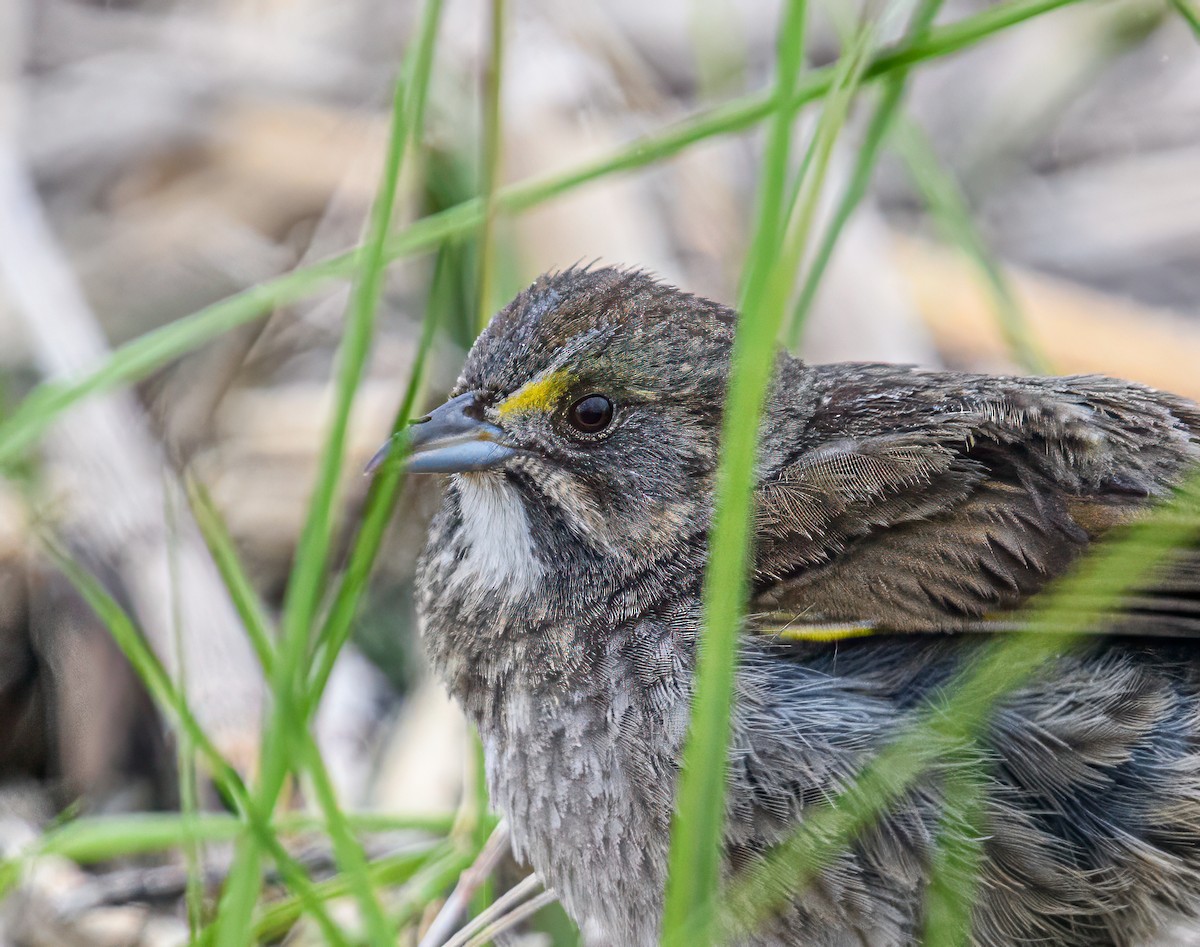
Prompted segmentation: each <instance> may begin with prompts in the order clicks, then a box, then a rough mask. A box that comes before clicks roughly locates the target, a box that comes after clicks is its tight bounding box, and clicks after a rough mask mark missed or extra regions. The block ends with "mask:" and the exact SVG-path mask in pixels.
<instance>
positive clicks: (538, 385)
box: [496, 368, 571, 417]
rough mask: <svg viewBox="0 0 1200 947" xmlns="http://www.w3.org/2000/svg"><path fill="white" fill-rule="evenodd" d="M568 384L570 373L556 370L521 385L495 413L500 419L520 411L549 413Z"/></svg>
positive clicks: (563, 369)
mask: <svg viewBox="0 0 1200 947" xmlns="http://www.w3.org/2000/svg"><path fill="white" fill-rule="evenodd" d="M570 383H571V373H570V372H569V371H567V370H566V369H565V368H560V369H557V370H556V371H553V372H551V373H550V374H548V375H543V376H542V377H541V378H535V379H533V381H530V382H527V383H526V384H524V385H522V386H521V387H520V388H518V389H517V390H516V391H514V392H513V393H512V394H511V395H509V396H508V397H507V398H505V399H504V401H502V402H501V403H500V406H499V407H498V408H497V409H496V411H497V412H498V413H499V414H500V417H506V416H507V415H510V414H517V413H519V412H522V411H549V410H551V409H552V408H554V407H556V406H557V404H558V401H559V399H560V398H561V397H562V396H563V394H564V393H565V392H566V390H567V387H568V386H569V385H570Z"/></svg>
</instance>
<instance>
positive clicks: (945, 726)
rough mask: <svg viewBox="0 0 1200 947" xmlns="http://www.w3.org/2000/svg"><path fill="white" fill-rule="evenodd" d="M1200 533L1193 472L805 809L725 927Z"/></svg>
mask: <svg viewBox="0 0 1200 947" xmlns="http://www.w3.org/2000/svg"><path fill="white" fill-rule="evenodd" d="M1197 538H1200V476H1193V477H1192V478H1191V479H1190V480H1189V481H1188V482H1187V483H1185V484H1184V486H1183V487H1181V488H1180V489H1179V490H1178V491H1177V493H1176V495H1175V497H1173V498H1172V499H1171V500H1170V501H1169V502H1167V503H1165V504H1162V505H1160V506H1159V507H1158V508H1157V509H1156V510H1155V511H1154V512H1153V513H1152V514H1151V515H1150V516H1149V517H1147V518H1146V519H1145V520H1143V521H1142V522H1140V523H1138V524H1137V525H1135V526H1133V527H1132V528H1130V529H1129V530H1128V531H1127V532H1126V534H1125V536H1124V537H1122V538H1120V539H1116V540H1113V541H1111V542H1108V543H1105V544H1104V545H1103V546H1101V547H1100V548H1098V549H1097V550H1095V551H1094V552H1092V553H1090V554H1089V555H1088V556H1087V557H1086V558H1085V559H1084V560H1083V561H1082V562H1081V563H1080V564H1079V566H1078V567H1077V568H1076V569H1075V570H1074V571H1073V573H1072V574H1071V575H1070V576H1069V577H1068V578H1066V579H1065V580H1063V581H1061V582H1059V583H1058V584H1057V585H1056V586H1055V587H1054V588H1053V589H1052V590H1050V591H1049V592H1047V593H1045V595H1044V596H1042V597H1041V599H1040V602H1039V605H1038V607H1037V609H1036V610H1035V611H1034V612H1033V613H1032V614H1031V615H1030V617H1029V619H1028V621H1027V622H1026V624H1025V630H1024V631H1022V632H1020V633H1014V634H1012V635H1009V636H997V637H995V638H994V639H992V640H991V641H990V642H988V643H987V644H986V646H985V647H983V648H982V650H981V653H980V655H979V656H978V657H977V659H976V660H974V661H973V662H971V663H970V664H968V665H967V666H966V667H965V668H964V669H963V670H962V671H961V672H960V673H959V674H958V675H957V676H956V677H955V679H954V680H952V681H951V682H950V684H949V685H948V686H947V687H946V688H945V689H944V691H943V693H944V694H945V696H944V697H943V698H941V699H939V700H937V701H935V703H934V704H933V705H931V706H930V707H929V708H928V709H927V710H926V711H925V712H923V713H921V714H919V715H918V717H917V718H916V720H915V722H914V723H913V724H912V725H911V726H909V727H907V728H906V729H905V730H904V732H902V733H901V734H900V735H899V736H898V738H897V739H896V740H895V741H894V742H892V743H891V744H889V745H888V746H886V747H885V748H884V749H882V750H881V751H880V752H879V753H878V755H877V756H875V758H874V759H872V760H871V761H870V762H869V763H868V764H867V765H866V767H865V768H864V770H863V772H862V774H861V775H860V776H859V778H858V779H857V780H856V781H855V783H854V785H853V786H851V787H850V788H849V789H847V790H846V791H845V792H843V793H841V794H839V795H838V796H837V798H835V799H834V800H833V801H832V802H831V803H830V804H829V805H825V806H822V807H820V808H819V809H816V810H814V811H813V812H812V813H811V814H808V815H806V816H805V820H804V823H803V825H802V826H801V827H800V829H799V830H798V831H797V832H796V833H795V834H794V835H793V836H792V838H791V839H789V840H788V841H787V842H785V843H783V844H781V845H780V846H778V847H777V848H776V849H775V850H773V851H772V852H771V853H769V854H768V855H767V856H766V857H765V858H764V859H763V860H762V862H761V863H760V864H758V865H756V866H755V867H754V868H753V869H751V870H750V871H747V872H746V873H745V875H744V876H743V877H742V878H741V879H739V881H738V883H737V884H736V885H735V886H734V887H733V888H732V889H731V890H730V892H729V894H728V897H727V899H726V900H725V903H724V906H723V917H724V918H725V920H726V923H727V924H729V925H730V927H731V928H742V927H745V926H749V927H751V928H752V927H754V926H756V925H757V924H759V923H761V922H762V921H764V920H765V919H766V918H768V917H769V916H770V915H771V914H772V913H773V912H775V911H777V910H778V909H779V908H780V907H782V906H783V905H785V904H787V903H788V902H789V901H790V900H791V899H792V898H794V897H795V895H796V892H797V891H798V890H801V889H802V888H803V887H805V886H806V885H808V884H810V883H811V882H812V881H813V879H814V878H815V877H816V876H817V874H818V873H819V872H820V870H821V869H822V868H823V867H824V866H826V865H827V864H828V863H829V861H830V860H831V859H832V858H834V857H835V856H836V855H837V854H838V853H839V852H841V851H843V850H844V849H845V847H846V846H847V845H848V844H849V843H850V842H851V841H852V840H853V839H854V837H855V836H856V835H857V834H858V833H859V832H861V831H863V830H864V829H865V828H867V827H869V826H870V825H872V824H873V823H874V822H875V821H876V820H877V819H878V818H879V817H880V816H881V815H882V814H883V813H884V812H885V811H886V810H887V808H888V807H889V806H890V805H891V804H892V803H893V802H894V801H895V800H896V799H898V798H899V797H900V796H901V795H902V794H903V793H904V792H906V791H907V790H908V789H910V788H911V787H912V786H913V784H914V783H915V782H916V781H917V779H918V778H920V777H921V776H922V774H924V773H925V772H926V771H927V770H928V769H929V768H930V767H931V766H932V765H933V764H934V763H935V762H936V761H937V760H938V759H939V758H940V757H943V756H945V755H946V754H947V753H953V752H961V751H962V750H963V748H964V747H965V746H969V745H970V744H971V743H972V742H974V741H976V740H977V739H978V738H979V737H980V734H981V733H982V729H983V727H984V726H985V725H986V723H987V721H988V720H989V718H990V715H991V713H992V710H993V708H994V707H995V706H996V704H997V702H998V701H1000V700H1002V699H1003V698H1004V696H1005V695H1007V694H1009V693H1010V692H1011V691H1012V690H1014V689H1015V688H1017V687H1019V686H1021V685H1022V684H1024V683H1026V682H1027V681H1028V680H1029V678H1030V677H1031V676H1032V675H1033V674H1035V673H1036V672H1037V671H1038V669H1039V668H1041V667H1042V665H1043V664H1044V663H1045V662H1046V661H1047V660H1049V659H1051V658H1053V657H1055V656H1058V655H1061V654H1063V653H1064V652H1065V651H1067V650H1069V649H1070V648H1071V647H1072V645H1073V644H1077V643H1079V642H1080V641H1081V640H1082V639H1084V638H1085V637H1086V635H1087V632H1088V630H1089V628H1090V627H1092V626H1095V625H1096V624H1097V623H1099V622H1101V621H1102V620H1103V618H1104V616H1105V614H1106V613H1108V612H1109V610H1110V609H1111V608H1112V607H1113V606H1115V605H1116V604H1117V603H1118V602H1119V600H1120V599H1121V597H1122V596H1123V595H1125V593H1126V592H1127V591H1128V590H1129V589H1131V588H1134V587H1135V586H1137V585H1138V584H1139V583H1140V582H1142V581H1144V580H1145V579H1146V578H1147V577H1149V576H1150V575H1152V574H1153V572H1154V570H1155V569H1156V568H1157V567H1158V565H1159V564H1160V563H1162V562H1163V561H1164V559H1165V558H1166V557H1167V556H1168V555H1169V554H1170V552H1171V551H1172V550H1173V549H1177V548H1181V547H1185V546H1187V545H1188V544H1190V543H1192V542H1195V541H1196V539H1197Z"/></svg>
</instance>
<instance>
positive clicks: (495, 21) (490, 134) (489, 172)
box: [476, 0, 504, 331]
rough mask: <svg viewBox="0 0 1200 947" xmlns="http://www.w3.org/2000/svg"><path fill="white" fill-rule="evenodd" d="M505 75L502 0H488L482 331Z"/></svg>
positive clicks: (491, 275)
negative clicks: (489, 2) (488, 30)
mask: <svg viewBox="0 0 1200 947" xmlns="http://www.w3.org/2000/svg"><path fill="white" fill-rule="evenodd" d="M503 75H504V0H492V2H491V47H490V51H489V55H488V62H487V70H486V72H485V75H484V104H483V148H482V153H481V154H480V168H481V181H480V184H481V187H480V191H481V195H482V197H483V221H482V222H481V223H480V225H479V308H478V310H477V317H476V325H477V326H478V328H479V330H480V331H482V330H483V327H484V326H485V325H487V323H488V320H489V319H490V318H491V316H492V308H493V306H494V305H495V303H496V300H495V299H494V298H493V297H494V296H495V270H496V261H495V246H494V242H495V231H496V188H497V186H498V185H499V182H500V157H501V154H502V152H503V132H502V127H503V126H502V124H501V117H502V116H501V111H500V85H501V80H502V79H503Z"/></svg>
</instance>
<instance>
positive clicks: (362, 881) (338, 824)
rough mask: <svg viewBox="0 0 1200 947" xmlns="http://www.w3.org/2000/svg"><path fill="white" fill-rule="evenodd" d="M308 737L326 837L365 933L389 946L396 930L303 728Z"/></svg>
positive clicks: (308, 764) (307, 757) (306, 757)
mask: <svg viewBox="0 0 1200 947" xmlns="http://www.w3.org/2000/svg"><path fill="white" fill-rule="evenodd" d="M305 736H306V737H308V739H307V740H305V741H304V743H303V745H302V746H301V748H300V752H301V754H302V755H303V762H304V767H305V769H306V770H307V772H308V774H309V776H310V777H311V779H312V785H313V795H314V796H315V797H316V800H317V805H318V806H320V809H321V814H322V815H323V816H324V817H325V827H326V830H327V831H328V832H329V839H330V841H331V842H332V843H333V852H334V857H335V858H336V859H337V864H338V867H339V868H340V869H341V871H342V874H344V875H345V876H346V881H347V883H348V884H349V886H350V891H351V893H352V894H353V895H354V897H355V899H356V900H357V901H358V906H359V909H360V910H361V911H362V912H363V918H364V920H365V921H366V928H367V935H368V937H369V939H370V942H371V943H372V944H374V945H376V947H390V945H391V944H394V943H395V940H396V937H395V932H394V931H393V929H392V926H391V924H390V923H389V921H388V919H387V918H386V917H385V916H384V913H383V905H382V904H381V903H380V901H379V897H378V895H377V893H376V891H375V886H374V885H373V884H372V882H371V876H370V874H369V873H368V870H367V856H366V852H364V851H363V848H362V846H361V845H360V844H359V842H358V839H356V838H355V837H354V833H353V831H352V830H351V828H350V822H349V820H348V819H347V818H346V815H345V813H343V812H342V809H341V806H340V805H339V804H338V799H337V793H336V791H335V790H334V788H333V780H332V779H330V777H329V772H328V770H326V768H325V761H324V759H322V757H321V751H320V749H319V748H318V747H317V742H316V740H313V739H312V738H311V734H309V733H308V732H307V731H305Z"/></svg>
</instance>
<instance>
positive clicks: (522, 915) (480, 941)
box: [464, 889, 558, 947]
mask: <svg viewBox="0 0 1200 947" xmlns="http://www.w3.org/2000/svg"><path fill="white" fill-rule="evenodd" d="M557 897H558V895H556V894H555V893H554V891H553V890H551V889H547V890H546V891H543V892H542V893H541V894H539V895H538V896H537V897H536V898H534V899H533V900H531V901H526V902H525V903H524V904H522V905H521V906H520V907H519V908H515V909H514V910H512V911H509V912H508V913H507V914H506V915H504V917H502V918H500V919H499V920H498V921H496V922H495V923H494V924H491V925H490V926H488V927H485V928H484V929H483V930H482V931H480V932H479V934H478V935H477V936H475V937H472V938H471V939H470V940H469V941H467V943H466V944H465V945H464V947H483V945H484V944H487V943H490V942H491V941H492V940H493V939H494V938H495V937H496V935H498V934H502V933H504V932H505V931H506V930H508V929H509V928H511V927H515V926H516V925H517V924H520V923H521V922H522V921H523V920H525V919H526V918H528V917H533V915H535V914H537V912H538V911H540V910H541V909H542V908H544V907H545V906H546V905H548V904H553V903H554V901H555V899H556V898H557Z"/></svg>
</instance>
